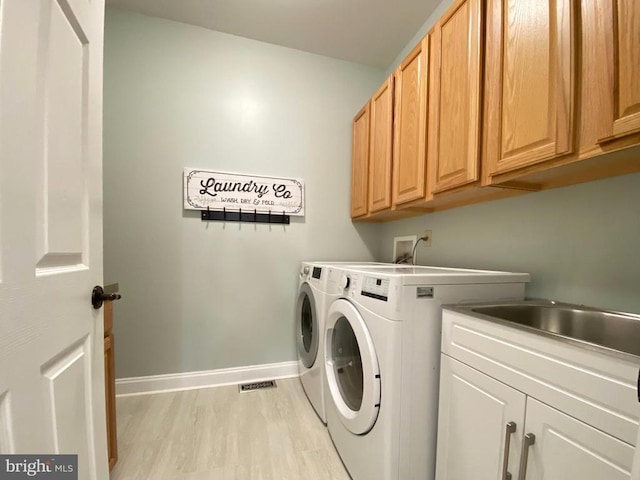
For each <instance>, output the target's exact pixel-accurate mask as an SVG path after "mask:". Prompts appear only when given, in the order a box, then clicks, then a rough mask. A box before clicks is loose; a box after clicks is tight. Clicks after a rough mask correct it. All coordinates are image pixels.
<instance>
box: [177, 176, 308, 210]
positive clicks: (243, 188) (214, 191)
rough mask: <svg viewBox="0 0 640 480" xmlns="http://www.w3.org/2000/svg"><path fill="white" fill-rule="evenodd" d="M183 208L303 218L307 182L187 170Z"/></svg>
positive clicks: (293, 179) (294, 179)
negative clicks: (244, 211)
mask: <svg viewBox="0 0 640 480" xmlns="http://www.w3.org/2000/svg"><path fill="white" fill-rule="evenodd" d="M184 208H185V210H206V209H207V208H209V209H211V210H223V209H226V210H234V211H236V210H247V211H251V212H253V211H256V212H259V213H267V212H271V213H274V214H285V215H296V216H304V181H303V180H299V179H296V178H281V177H263V176H259V175H244V174H240V173H226V172H216V171H211V170H196V169H193V168H185V169H184Z"/></svg>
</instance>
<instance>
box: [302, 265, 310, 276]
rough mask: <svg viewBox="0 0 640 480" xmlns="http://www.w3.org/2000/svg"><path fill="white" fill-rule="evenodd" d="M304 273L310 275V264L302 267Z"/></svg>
mask: <svg viewBox="0 0 640 480" xmlns="http://www.w3.org/2000/svg"><path fill="white" fill-rule="evenodd" d="M302 273H304V274H305V275H309V265H305V267H304V268H303V269H302Z"/></svg>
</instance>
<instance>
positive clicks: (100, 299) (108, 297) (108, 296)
mask: <svg viewBox="0 0 640 480" xmlns="http://www.w3.org/2000/svg"><path fill="white" fill-rule="evenodd" d="M121 298H122V295H120V294H119V293H104V289H103V288H102V287H101V286H100V285H96V286H95V287H93V291H92V292H91V305H93V308H95V309H96V310H97V309H99V308H100V307H101V306H102V304H103V303H104V302H106V301H113V300H120V299H121Z"/></svg>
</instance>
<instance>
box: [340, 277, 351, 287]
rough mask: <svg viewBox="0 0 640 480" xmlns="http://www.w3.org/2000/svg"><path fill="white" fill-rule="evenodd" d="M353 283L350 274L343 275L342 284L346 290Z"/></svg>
mask: <svg viewBox="0 0 640 480" xmlns="http://www.w3.org/2000/svg"><path fill="white" fill-rule="evenodd" d="M349 285H351V278H350V277H349V276H348V275H342V277H341V278H340V286H341V287H342V289H343V290H346V289H347V288H349Z"/></svg>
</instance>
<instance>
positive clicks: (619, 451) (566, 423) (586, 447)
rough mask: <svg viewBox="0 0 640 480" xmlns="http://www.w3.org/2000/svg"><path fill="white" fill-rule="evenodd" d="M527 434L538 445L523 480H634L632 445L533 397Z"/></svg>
mask: <svg viewBox="0 0 640 480" xmlns="http://www.w3.org/2000/svg"><path fill="white" fill-rule="evenodd" d="M524 430H525V433H527V434H531V433H532V434H534V435H535V443H534V444H533V445H531V446H530V447H529V448H528V461H527V468H526V477H525V475H524V472H520V477H519V480H568V479H580V480H630V479H631V465H632V462H633V447H632V446H631V445H629V444H627V443H624V442H622V441H620V440H618V439H616V438H614V437H611V436H609V435H607V434H605V433H603V432H602V431H600V430H596V429H595V428H593V427H590V426H588V425H587V424H585V423H582V422H580V421H578V420H576V419H574V418H572V417H570V416H568V415H565V414H564V413H561V412H559V411H558V410H555V409H553V408H551V407H549V406H547V405H545V404H543V403H540V402H538V401H537V400H534V399H532V398H530V397H529V398H528V399H527V420H526V425H525V429H524ZM524 454H525V452H523V455H524Z"/></svg>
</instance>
